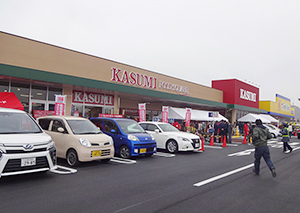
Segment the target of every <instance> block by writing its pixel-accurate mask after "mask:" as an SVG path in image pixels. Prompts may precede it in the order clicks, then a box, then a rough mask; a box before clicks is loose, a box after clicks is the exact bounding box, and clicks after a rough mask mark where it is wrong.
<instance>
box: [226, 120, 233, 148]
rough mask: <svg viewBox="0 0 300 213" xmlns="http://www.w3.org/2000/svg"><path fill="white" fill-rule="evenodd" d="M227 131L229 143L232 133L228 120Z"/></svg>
mask: <svg viewBox="0 0 300 213" xmlns="http://www.w3.org/2000/svg"><path fill="white" fill-rule="evenodd" d="M227 126H228V127H227V132H228V143H231V135H232V129H233V127H232V124H231V122H230V121H228V124H227Z"/></svg>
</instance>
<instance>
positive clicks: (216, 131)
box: [214, 122, 220, 143]
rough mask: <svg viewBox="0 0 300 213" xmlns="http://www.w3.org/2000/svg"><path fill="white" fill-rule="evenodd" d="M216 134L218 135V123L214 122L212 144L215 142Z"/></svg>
mask: <svg viewBox="0 0 300 213" xmlns="http://www.w3.org/2000/svg"><path fill="white" fill-rule="evenodd" d="M218 133H219V123H218V122H215V124H214V142H217V136H218ZM219 143H220V140H219Z"/></svg>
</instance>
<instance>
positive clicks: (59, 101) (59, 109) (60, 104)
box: [55, 95, 66, 115]
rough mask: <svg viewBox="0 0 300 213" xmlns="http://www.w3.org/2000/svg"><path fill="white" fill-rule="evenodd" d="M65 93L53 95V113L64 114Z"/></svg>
mask: <svg viewBox="0 0 300 213" xmlns="http://www.w3.org/2000/svg"><path fill="white" fill-rule="evenodd" d="M65 103H66V96H65V95H55V115H65Z"/></svg>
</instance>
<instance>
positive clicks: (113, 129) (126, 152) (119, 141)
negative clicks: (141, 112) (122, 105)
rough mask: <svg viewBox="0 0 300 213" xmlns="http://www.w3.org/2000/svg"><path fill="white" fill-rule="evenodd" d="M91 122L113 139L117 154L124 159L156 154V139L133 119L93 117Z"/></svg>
mask: <svg viewBox="0 0 300 213" xmlns="http://www.w3.org/2000/svg"><path fill="white" fill-rule="evenodd" d="M90 120H91V121H92V122H93V123H94V124H95V125H96V126H98V127H99V128H100V129H101V131H102V132H104V133H105V134H107V135H109V136H111V137H112V138H113V140H114V147H115V154H116V155H119V156H120V157H122V158H130V157H131V156H139V155H146V156H151V155H153V153H155V152H156V142H155V139H154V137H153V136H151V135H150V134H149V133H147V132H145V130H144V129H143V128H142V127H141V126H140V125H139V124H138V123H137V122H136V121H134V120H132V119H125V118H102V117H92V118H90Z"/></svg>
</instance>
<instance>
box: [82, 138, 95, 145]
mask: <svg viewBox="0 0 300 213" xmlns="http://www.w3.org/2000/svg"><path fill="white" fill-rule="evenodd" d="M79 142H80V143H81V145H82V146H85V147H91V146H92V145H91V143H90V142H89V141H88V139H86V138H79Z"/></svg>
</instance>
